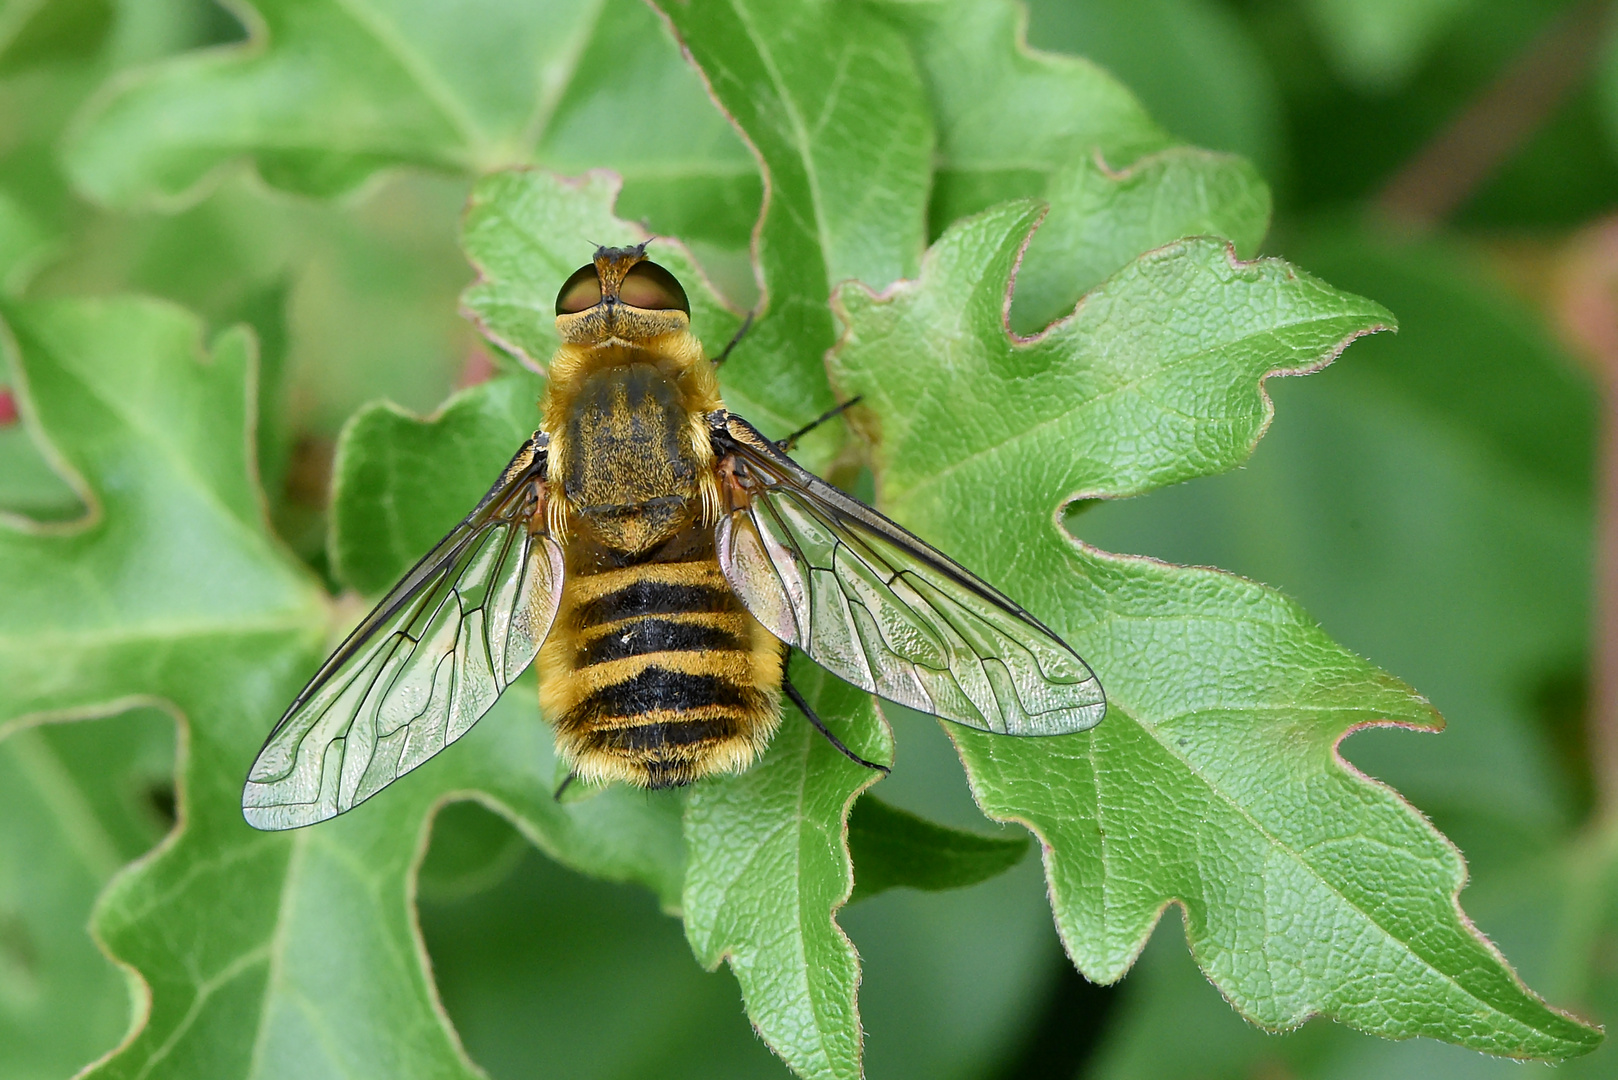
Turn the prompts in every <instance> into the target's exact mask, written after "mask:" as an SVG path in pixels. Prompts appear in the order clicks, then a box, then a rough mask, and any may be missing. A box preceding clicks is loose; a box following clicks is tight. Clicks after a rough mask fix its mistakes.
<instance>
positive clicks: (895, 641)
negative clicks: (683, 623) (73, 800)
mask: <svg viewBox="0 0 1618 1080" xmlns="http://www.w3.org/2000/svg"><path fill="white" fill-rule="evenodd" d="M723 425H724V426H723V428H722V429H720V428H718V427H717V423H716V428H715V430H714V451H715V454H716V456H717V457H718V458H719V459H720V474H721V482H722V484H723V488H724V495H725V509H726V512H725V514H724V515H723V516H722V517H721V519H720V521H719V525H718V528H717V531H716V534H715V540H716V547H717V549H718V552H719V562H720V566H721V567H722V568H723V570H724V573H725V577H726V579H727V580H728V581H729V582H730V585H731V587H732V588H733V589H735V590H736V594H737V596H739V597H740V598H741V601H742V603H743V604H745V605H746V606H747V609H748V610H749V611H751V612H752V613H753V616H754V617H755V618H756V619H758V620H759V622H761V623H763V624H764V626H765V627H766V628H767V629H768V630H769V631H770V632H771V633H773V634H774V635H775V636H776V637H779V638H780V639H781V640H782V641H785V642H786V643H787V644H789V645H795V646H797V647H798V648H800V649H802V650H803V651H804V652H805V653H807V654H808V655H809V658H810V659H812V660H814V661H815V662H816V663H817V664H819V665H821V666H822V667H824V668H826V669H827V670H828V671H830V672H831V673H832V674H834V675H836V676H838V677H839V678H842V679H846V680H847V681H848V682H851V683H853V684H854V685H856V686H859V687H863V688H864V689H866V690H869V691H870V692H872V693H874V694H877V695H879V696H881V697H884V698H887V699H888V700H889V701H896V702H898V703H899V704H901V705H908V706H910V707H911V708H913V709H919V710H921V711H922V712H927V713H932V714H933V715H934V716H939V717H942V718H943V719H945V720H953V721H955V722H956V723H958V724H965V725H967V726H968V727H974V728H978V729H980V730H982V731H992V732H996V733H999V734H1002V735H1061V734H1066V733H1068V732H1073V731H1083V730H1085V729H1087V728H1091V727H1094V726H1095V725H1096V724H1098V723H1100V722H1101V718H1102V716H1103V714H1105V713H1106V711H1107V700H1106V697H1105V696H1104V695H1103V694H1102V692H1101V684H1100V683H1099V682H1098V681H1097V680H1096V677H1095V674H1094V673H1093V672H1092V671H1091V670H1090V667H1089V665H1088V664H1086V663H1085V662H1084V661H1083V660H1082V659H1080V658H1079V656H1078V654H1077V653H1075V652H1074V651H1073V650H1072V649H1071V648H1069V647H1068V645H1067V643H1066V642H1064V641H1063V640H1062V639H1061V638H1059V637H1057V636H1056V635H1055V634H1054V633H1052V632H1051V631H1050V630H1049V629H1047V628H1046V627H1045V626H1044V625H1042V624H1041V623H1040V622H1039V621H1038V620H1036V619H1035V618H1034V617H1033V616H1032V615H1030V614H1028V612H1026V611H1024V610H1023V609H1022V608H1020V607H1018V606H1017V605H1016V604H1014V603H1012V601H1011V600H1009V599H1007V598H1006V597H1005V596H1003V595H1002V594H1001V593H1000V592H998V591H997V590H996V589H994V588H993V587H992V586H990V585H988V584H987V583H985V582H983V581H982V580H980V579H978V578H977V577H974V576H973V575H972V574H971V573H969V572H968V571H967V570H965V569H963V568H962V567H961V566H960V565H959V564H957V563H955V562H954V561H953V560H951V559H950V558H948V557H947V556H945V555H943V554H941V553H940V552H938V551H937V550H935V549H933V548H932V547H929V546H928V545H927V544H925V543H923V542H922V541H921V540H919V539H918V538H916V537H915V536H912V535H911V534H910V533H908V532H906V531H905V530H904V529H903V528H901V527H900V526H898V525H896V524H894V523H893V522H892V521H889V520H888V519H887V518H885V517H883V516H882V515H881V514H879V513H877V512H876V511H875V510H872V509H871V508H870V507H868V506H866V505H865V504H864V503H862V502H859V501H858V500H856V499H853V498H850V497H849V496H847V495H845V494H843V493H842V492H841V491H838V490H837V489H836V488H834V487H832V486H831V485H830V484H828V483H826V482H825V481H823V480H821V479H819V478H818V477H816V476H814V475H813V474H812V473H809V472H806V471H805V470H803V469H802V468H800V467H799V466H798V465H797V464H796V463H795V462H793V461H792V459H791V458H789V457H787V456H786V455H785V454H783V453H781V451H780V450H778V449H777V448H776V447H775V445H774V444H773V443H771V442H770V441H769V440H767V439H765V438H764V437H763V436H762V435H760V434H759V433H758V432H757V430H755V429H754V428H753V427H752V425H750V424H748V423H747V422H746V421H745V420H742V419H740V418H739V417H736V416H730V415H725V416H724V417H723Z"/></svg>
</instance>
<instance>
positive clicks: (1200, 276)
mask: <svg viewBox="0 0 1618 1080" xmlns="http://www.w3.org/2000/svg"><path fill="white" fill-rule="evenodd" d="M1036 213H1037V212H1036V211H1035V209H1034V208H1032V207H1030V206H1028V205H1017V204H1013V205H1010V206H1007V207H1005V208H1002V209H999V210H995V211H990V212H988V213H985V214H983V215H980V216H979V217H977V218H974V219H972V220H969V221H967V222H963V223H961V224H960V225H958V226H956V227H955V228H953V229H952V230H951V231H950V232H949V233H948V234H946V236H945V238H944V239H943V240H941V241H940V242H939V244H938V245H936V246H935V248H934V249H933V251H932V252H930V253H929V256H928V259H927V262H926V265H925V266H924V268H923V272H922V277H921V280H920V281H919V282H917V283H914V284H910V283H906V284H903V285H901V286H899V287H896V288H895V289H892V290H890V291H889V292H888V293H887V294H884V296H882V297H881V298H878V297H875V296H873V295H871V294H870V293H867V292H863V291H860V290H857V289H847V290H844V291H843V292H842V293H841V294H840V300H841V304H842V306H843V309H844V311H845V318H846V321H847V325H848V332H847V334H846V336H845V338H844V341H843V345H842V347H841V348H840V350H839V351H838V353H837V354H836V355H835V356H834V357H833V362H832V366H833V373H834V376H835V377H836V378H837V380H838V382H839V384H840V386H841V387H842V388H843V389H845V390H846V391H847V392H849V393H861V394H864V395H865V400H866V402H867V403H868V405H869V407H870V408H871V409H872V411H873V412H874V413H875V414H876V415H877V417H878V418H879V420H880V423H881V429H880V430H881V441H880V443H879V444H878V446H877V457H878V460H879V462H880V464H881V466H882V492H883V496H884V502H885V503H886V505H887V506H888V507H889V508H890V510H891V511H892V512H893V513H894V514H895V516H896V517H898V518H899V520H901V521H903V522H904V523H905V524H907V525H909V526H910V527H911V528H913V529H915V530H916V531H917V532H918V533H919V534H920V535H922V536H923V537H926V538H928V539H930V540H933V541H935V542H938V543H940V544H941V545H942V546H943V547H945V548H946V549H947V550H949V551H951V552H952V553H954V554H956V555H958V556H959V557H961V558H962V560H963V561H964V562H965V563H966V565H968V566H991V567H992V566H998V567H1002V568H1003V573H1002V574H1001V575H1000V576H999V584H1001V585H1002V586H1003V587H1004V588H1005V589H1006V591H1007V592H1008V593H1009V594H1010V595H1011V596H1012V597H1013V598H1022V599H1025V600H1036V599H1042V600H1043V602H1042V603H1037V604H1036V605H1035V609H1034V610H1035V614H1036V615H1038V616H1040V617H1042V618H1044V619H1046V620H1047V621H1048V622H1050V623H1051V625H1053V626H1054V627H1055V628H1056V629H1057V630H1058V632H1060V633H1062V634H1063V635H1064V637H1066V638H1067V639H1068V640H1069V641H1071V642H1072V643H1073V644H1074V645H1075V646H1076V647H1077V648H1078V649H1079V651H1080V652H1081V653H1083V654H1084V655H1085V656H1087V657H1088V658H1089V660H1090V661H1091V663H1092V664H1093V665H1094V666H1095V669H1096V671H1097V673H1098V674H1099V675H1100V677H1101V680H1102V683H1103V685H1104V686H1105V687H1106V688H1107V691H1108V697H1109V703H1110V708H1109V712H1108V717H1107V719H1106V720H1105V721H1103V723H1102V724H1101V725H1100V726H1099V727H1098V728H1097V729H1095V730H1094V731H1093V732H1088V733H1081V734H1079V735H1074V736H1064V737H1059V738H1052V739H1043V740H1032V739H1027V740H1015V739H1004V738H995V737H992V736H985V735H978V734H975V733H972V732H966V731H961V730H952V731H951V735H952V737H953V738H954V739H955V741H956V744H957V746H958V747H959V749H960V751H961V755H962V759H963V761H964V762H965V763H966V765H967V769H968V772H969V774H970V776H971V778H972V783H973V788H974V791H975V793H976V795H977V798H978V800H979V802H980V804H981V805H983V807H984V809H985V810H986V811H987V812H988V813H989V814H990V816H991V817H994V818H996V819H997V820H1017V821H1022V822H1024V823H1026V824H1028V825H1029V826H1030V827H1031V828H1033V829H1034V831H1035V832H1036V833H1037V834H1038V835H1039V836H1040V838H1041V841H1042V843H1043V844H1044V845H1045V853H1046V872H1047V877H1048V879H1049V881H1050V886H1051V895H1052V903H1053V908H1054V910H1055V914H1056V917H1057V923H1058V927H1059V929H1060V930H1061V933H1062V937H1063V941H1064V944H1065V945H1066V946H1067V949H1068V952H1069V954H1070V955H1071V956H1072V957H1073V959H1074V961H1075V963H1076V964H1077V965H1078V967H1079V969H1080V970H1081V971H1083V972H1084V973H1085V974H1086V975H1087V976H1089V977H1091V978H1092V979H1095V980H1097V981H1103V982H1107V981H1112V980H1114V979H1117V978H1118V977H1120V976H1121V975H1122V974H1123V973H1124V972H1125V971H1126V970H1127V969H1128V967H1129V965H1130V964H1131V963H1132V962H1133V960H1134V958H1135V956H1136V955H1137V954H1138V952H1139V950H1140V948H1141V947H1142V946H1143V945H1144V943H1145V940H1146V937H1147V936H1148V934H1149V933H1150V930H1151V928H1152V926H1153V925H1154V924H1155V922H1156V921H1157V918H1158V916H1159V914H1160V913H1161V912H1162V910H1163V908H1164V906H1165V905H1166V904H1168V903H1171V902H1177V903H1179V904H1180V905H1181V907H1182V908H1183V909H1184V911H1185V919H1186V931H1187V937H1188V940H1189V942H1190V945H1191V949H1192V953H1193V955H1194V956H1195V957H1196V958H1197V961H1198V963H1199V965H1200V966H1201V967H1202V968H1203V970H1204V972H1205V973H1206V974H1207V975H1208V976H1209V978H1211V979H1212V980H1213V981H1214V982H1215V983H1216V985H1218V986H1219V988H1220V990H1221V992H1222V993H1223V994H1224V995H1225V996H1226V997H1227V999H1229V1000H1230V1001H1231V1002H1232V1003H1233V1004H1235V1005H1236V1006H1237V1007H1238V1008H1239V1009H1240V1010H1241V1011H1242V1012H1243V1014H1244V1015H1246V1016H1248V1017H1249V1018H1250V1019H1252V1020H1254V1021H1256V1022H1258V1023H1260V1024H1262V1025H1264V1026H1267V1027H1272V1028H1285V1027H1291V1026H1295V1025H1297V1024H1298V1023H1301V1022H1302V1021H1303V1020H1304V1019H1305V1018H1307V1017H1308V1016H1310V1015H1312V1014H1315V1013H1324V1014H1327V1015H1330V1016H1333V1017H1335V1018H1337V1019H1339V1020H1342V1021H1343V1022H1345V1023H1348V1024H1350V1025H1353V1026H1356V1027H1360V1028H1361V1029H1363V1030H1369V1031H1372V1032H1374V1033H1376V1034H1379V1035H1383V1036H1385V1037H1392V1038H1403V1037H1410V1036H1412V1035H1417V1034H1424V1035H1430V1036H1432V1037H1435V1038H1440V1039H1447V1040H1450V1041H1454V1042H1458V1043H1460V1044H1462V1045H1466V1046H1470V1047H1472V1048H1474V1049H1482V1050H1488V1051H1491V1052H1494V1053H1498V1054H1509V1055H1513V1056H1523V1057H1544V1058H1563V1057H1569V1056H1573V1055H1576V1054H1579V1053H1584V1052H1587V1051H1588V1050H1590V1049H1591V1048H1593V1047H1594V1046H1595V1045H1596V1044H1597V1042H1599V1039H1600V1035H1599V1032H1597V1031H1595V1030H1594V1029H1591V1028H1589V1027H1586V1026H1584V1025H1582V1024H1580V1023H1579V1022H1577V1021H1575V1020H1573V1019H1572V1018H1570V1017H1568V1016H1566V1015H1565V1014H1562V1013H1559V1012H1556V1011H1554V1010H1552V1009H1550V1008H1548V1007H1546V1006H1545V1005H1544V1004H1543V1002H1541V1001H1540V1000H1539V999H1538V998H1537V997H1535V996H1534V995H1533V994H1532V993H1530V992H1529V991H1527V989H1526V988H1525V987H1524V986H1523V985H1522V984H1521V983H1520V982H1519V981H1518V980H1517V979H1516V978H1515V976H1514V975H1513V973H1512V972H1511V970H1510V969H1509V968H1508V967H1507V966H1506V964H1505V962H1504V961H1503V959H1502V958H1501V957H1500V955H1499V954H1498V952H1496V951H1495V950H1494V949H1493V948H1492V947H1491V946H1489V944H1488V943H1487V942H1485V941H1484V940H1483V939H1482V938H1481V937H1480V936H1478V935H1477V934H1476V932H1475V931H1473V930H1472V928H1471V926H1470V925H1469V924H1468V923H1467V922H1466V921H1465V920H1464V919H1463V918H1462V917H1461V915H1460V911H1459V907H1458V906H1457V902H1456V896H1457V893H1458V892H1459V889H1460V887H1461V885H1462V883H1463V882H1464V880H1465V871H1464V867H1463V864H1462V862H1461V859H1460V856H1459V853H1458V852H1457V851H1456V850H1455V849H1454V848H1453V846H1451V845H1450V844H1448V843H1447V841H1445V840H1444V839H1443V837H1441V836H1440V835H1439V834H1438V833H1437V832H1436V831H1434V830H1433V829H1432V828H1431V826H1429V825H1428V824H1427V823H1426V821H1425V819H1423V818H1422V817H1421V816H1420V815H1419V814H1417V813H1416V812H1415V811H1414V810H1413V809H1412V808H1411V807H1409V806H1408V805H1407V804H1405V803H1404V802H1403V801H1402V800H1400V799H1399V798H1398V796H1397V795H1396V794H1395V793H1394V792H1392V791H1391V790H1390V789H1388V788H1386V787H1383V786H1381V785H1378V784H1375V783H1373V782H1371V781H1369V780H1367V779H1366V778H1364V777H1363V776H1362V775H1361V774H1358V773H1356V772H1354V771H1353V770H1350V769H1349V768H1347V767H1346V766H1345V765H1344V764H1343V762H1342V761H1341V759H1340V758H1339V757H1338V756H1337V754H1336V745H1337V743H1338V742H1339V740H1341V739H1342V738H1343V737H1344V736H1345V735H1346V734H1348V733H1349V732H1350V731H1352V730H1355V729H1356V728H1358V727H1362V726H1366V725H1372V724H1385V723H1390V722H1392V723H1398V724H1403V725H1406V726H1409V727H1412V728H1426V729H1431V728H1436V727H1437V726H1439V723H1440V721H1439V718H1438V717H1437V715H1436V713H1435V712H1434V711H1433V710H1432V708H1431V706H1429V705H1428V704H1427V703H1426V701H1425V700H1423V699H1422V698H1420V697H1418V696H1417V695H1416V694H1414V693H1413V692H1412V691H1410V690H1409V689H1408V688H1407V687H1405V686H1403V685H1402V684H1401V683H1399V682H1398V681H1397V680H1395V679H1392V678H1391V677H1389V676H1387V675H1385V674H1383V673H1381V672H1379V671H1377V670H1376V669H1374V668H1372V667H1371V666H1370V665H1368V664H1366V663H1365V662H1364V661H1361V660H1359V659H1358V658H1357V657H1354V656H1352V655H1351V654H1349V653H1348V652H1346V651H1345V650H1343V649H1341V648H1340V647H1339V646H1336V645H1335V644H1334V643H1333V642H1331V641H1330V639H1329V638H1327V637H1326V636H1325V634H1324V633H1323V632H1322V631H1321V630H1320V628H1319V627H1318V626H1317V625H1316V624H1314V623H1313V622H1312V621H1311V620H1309V619H1308V617H1307V616H1305V615H1304V614H1303V613H1302V611H1301V610H1299V609H1298V608H1297V606H1296V605H1294V604H1292V603H1291V602H1289V601H1287V600H1286V599H1284V598H1283V597H1281V596H1280V595H1278V594H1276V593H1273V592H1271V591H1269V590H1267V589H1265V588H1263V587H1262V586H1259V585H1256V584H1253V583H1250V582H1247V581H1243V580H1241V579H1238V578H1234V577H1230V576H1227V575H1223V574H1220V573H1218V572H1216V571H1209V570H1201V569H1189V568H1180V567H1173V566H1169V565H1167V564H1162V563H1156V562H1153V561H1150V560H1144V559H1131V558H1128V557H1120V556H1112V555H1107V554H1105V553H1102V552H1100V551H1097V550H1095V549H1092V548H1087V547H1083V546H1080V545H1075V544H1074V543H1073V542H1072V541H1071V539H1070V538H1069V537H1068V536H1067V535H1066V534H1065V533H1063V532H1062V531H1061V530H1060V526H1059V520H1060V519H1059V516H1058V511H1059V510H1060V508H1061V506H1062V505H1063V504H1064V503H1065V502H1068V501H1070V500H1072V499H1074V498H1078V497H1118V496H1123V495H1129V494H1134V493H1137V492H1140V491H1144V490H1146V489H1148V488H1150V487H1154V486H1158V485H1162V484H1166V483H1171V482H1174V481H1176V480H1181V479H1185V478H1188V477H1191V476H1195V475H1199V474H1204V473H1211V472H1216V471H1220V470H1223V469H1228V468H1230V467H1232V466H1234V465H1236V464H1239V463H1240V462H1241V461H1243V460H1244V459H1245V458H1246V457H1247V456H1248V455H1249V454H1250V453H1251V451H1252V448H1253V445H1254V443H1255V442H1256V440H1257V438H1258V436H1259V435H1260V434H1261V433H1262V431H1263V429H1264V427H1265V425H1266V424H1267V423H1268V420H1269V418H1270V412H1271V408H1270V404H1269V401H1268V398H1267V397H1266V395H1265V394H1264V393H1263V390H1262V380H1263V379H1264V378H1265V377H1266V376H1268V375H1270V374H1274V373H1277V372H1303V371H1308V370H1312V369H1314V368H1317V367H1319V366H1321V365H1322V364H1324V363H1326V362H1328V361H1329V360H1330V359H1331V358H1332V357H1334V356H1335V355H1337V353H1338V352H1339V351H1340V350H1341V349H1342V348H1343V346H1344V345H1345V344H1346V343H1347V342H1348V341H1350V340H1352V339H1353V338H1354V337H1356V336H1358V335H1360V334H1363V333H1366V332H1368V331H1371V330H1374V329H1377V328H1379V327H1385V326H1387V325H1388V324H1389V323H1390V321H1391V320H1390V319H1389V317H1388V316H1387V313H1386V312H1384V311H1382V310H1381V309H1380V308H1378V307H1377V306H1376V305H1374V304H1371V303H1369V302H1368V301H1364V300H1360V299H1357V298H1355V297H1352V296H1348V295H1346V294H1343V293H1338V292H1336V291H1334V290H1332V289H1330V288H1328V287H1327V286H1325V285H1323V284H1322V283H1320V282H1318V281H1315V280H1313V279H1311V278H1309V277H1307V276H1305V275H1303V274H1301V273H1299V272H1297V271H1295V270H1293V269H1291V268H1290V267H1287V266H1286V265H1285V264H1282V263H1279V262H1276V261H1273V260H1265V261H1261V262H1257V263H1239V262H1237V261H1235V260H1234V259H1233V258H1231V256H1230V254H1229V253H1228V251H1227V250H1225V249H1224V248H1223V247H1222V245H1218V244H1215V243H1212V242H1209V241H1200V240H1193V241H1184V242H1181V243H1179V244H1173V245H1169V246H1168V247H1165V248H1161V249H1159V250H1157V251H1155V252H1151V253H1149V254H1148V255H1146V256H1143V257H1142V258H1140V259H1139V260H1137V261H1136V262H1135V263H1134V264H1132V265H1131V266H1130V267H1128V268H1126V269H1125V270H1124V271H1122V272H1121V273H1119V274H1117V275H1115V276H1114V277H1113V278H1111V279H1110V280H1109V281H1108V282H1107V283H1106V284H1104V285H1103V286H1101V287H1099V288H1097V289H1095V290H1093V291H1092V292H1091V293H1090V294H1088V295H1087V296H1086V297H1085V299H1084V300H1083V302H1082V303H1081V304H1080V306H1079V307H1078V309H1077V310H1076V311H1075V313H1074V315H1073V316H1072V317H1071V318H1070V319H1068V320H1065V321H1063V322H1061V323H1058V324H1057V325H1056V326H1054V327H1052V328H1051V330H1050V331H1048V332H1047V333H1046V334H1044V335H1042V336H1041V337H1040V338H1038V339H1035V340H1033V341H1028V342H1014V341H1013V340H1012V339H1010V338H1009V337H1008V336H1007V335H1006V333H1005V330H1004V328H1003V324H1002V322H1001V319H1000V312H1001V311H1002V310H1003V304H1004V295H1005V288H1006V283H1007V281H1008V279H1009V276H1010V272H1011V268H1012V265H1013V263H1014V259H1015V253H1016V250H1017V247H1018V245H1019V243H1020V241H1021V240H1022V238H1023V237H1024V236H1025V235H1026V232H1027V230H1028V228H1029V226H1030V225H1031V223H1032V221H1033V220H1034V218H1035V216H1036ZM904 342H908V343H910V345H909V347H908V348H905V347H896V343H904ZM946 342H947V344H946ZM939 357H946V358H947V361H946V362H945V363H943V364H940V362H939ZM929 386H940V387H942V386H947V387H948V388H949V395H948V398H947V399H945V398H943V397H941V396H939V395H937V394H929V393H926V392H922V393H917V392H916V388H917V387H924V388H925V387H929ZM963 399H965V400H971V401H973V402H975V403H976V405H977V409H978V411H977V413H976V414H975V415H976V422H975V423H973V424H972V425H971V426H970V427H964V428H963V427H960V426H955V427H950V426H946V424H947V421H945V420H944V419H943V413H944V410H945V409H946V408H947V406H946V405H945V401H946V400H949V401H959V400H963ZM946 431H947V432H950V433H951V437H948V438H939V437H938V435H939V433H940V432H946ZM1143 433H1149V434H1150V438H1149V439H1144V438H1142V435H1143ZM1007 521H1017V522H1023V523H1025V525H1024V527H1022V528H1020V529H1017V530H1008V529H1007V528H1006V522H1007Z"/></svg>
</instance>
